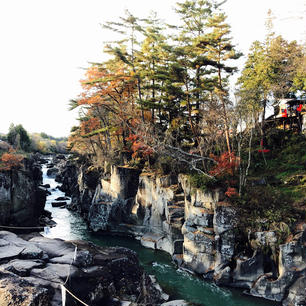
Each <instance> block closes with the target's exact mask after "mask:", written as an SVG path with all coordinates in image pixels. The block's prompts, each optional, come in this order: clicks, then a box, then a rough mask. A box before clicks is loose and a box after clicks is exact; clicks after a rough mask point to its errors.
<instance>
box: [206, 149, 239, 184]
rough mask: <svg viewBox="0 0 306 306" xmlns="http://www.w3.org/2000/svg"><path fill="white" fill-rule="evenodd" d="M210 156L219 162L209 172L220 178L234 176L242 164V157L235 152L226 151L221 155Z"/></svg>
mask: <svg viewBox="0 0 306 306" xmlns="http://www.w3.org/2000/svg"><path fill="white" fill-rule="evenodd" d="M210 157H211V158H213V159H214V160H215V161H216V162H217V165H215V166H214V167H213V169H212V170H210V171H209V173H210V174H211V175H213V176H216V177H219V178H222V177H226V176H233V175H234V174H235V172H236V170H237V168H238V166H239V164H240V159H239V157H237V156H235V153H234V152H232V153H228V152H225V153H223V154H222V155H221V156H215V155H210Z"/></svg>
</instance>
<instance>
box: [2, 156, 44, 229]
mask: <svg viewBox="0 0 306 306" xmlns="http://www.w3.org/2000/svg"><path fill="white" fill-rule="evenodd" d="M41 183H42V172H41V167H40V165H39V163H38V162H37V161H36V160H35V159H34V158H30V159H27V158H25V159H24V160H23V162H22V166H21V168H20V169H13V170H8V171H0V225H14V226H35V225H37V224H38V219H39V217H40V216H41V215H42V214H43V212H44V206H45V201H46V189H45V188H43V187H42V186H40V184H41Z"/></svg>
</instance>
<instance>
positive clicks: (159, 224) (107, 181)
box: [62, 163, 306, 306]
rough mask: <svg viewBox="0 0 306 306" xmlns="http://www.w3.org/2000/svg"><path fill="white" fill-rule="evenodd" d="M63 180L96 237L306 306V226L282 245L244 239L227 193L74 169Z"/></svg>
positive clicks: (178, 179) (181, 180)
mask: <svg viewBox="0 0 306 306" xmlns="http://www.w3.org/2000/svg"><path fill="white" fill-rule="evenodd" d="M62 175H63V177H62V180H63V182H64V189H65V190H66V191H68V193H70V194H71V195H72V198H73V199H74V200H73V201H72V204H71V205H72V208H74V209H77V210H79V212H80V213H81V214H82V215H83V216H84V217H85V218H86V219H87V222H88V224H89V227H90V228H91V229H92V230H93V231H107V232H113V233H122V234H129V235H132V236H134V237H135V238H137V239H140V241H141V243H142V245H143V246H146V247H150V248H154V249H160V250H164V251H166V252H168V253H170V254H171V255H172V256H173V259H174V260H175V261H176V262H177V264H178V265H180V266H181V267H183V268H186V269H189V270H192V271H194V272H196V273H197V274H200V275H202V276H203V277H205V278H207V279H212V280H214V281H215V282H216V284H218V285H227V286H233V287H238V288H244V289H245V290H246V292H248V293H249V294H251V295H253V296H258V297H263V298H266V299H270V300H274V301H280V302H282V303H283V305H286V306H289V305H290V306H298V305H299V306H301V305H306V304H305V299H306V296H305V290H304V289H302V288H304V287H303V285H304V284H305V277H306V272H305V271H306V270H305V269H306V224H302V225H300V227H299V228H298V229H297V230H296V232H295V234H294V236H293V237H292V240H291V241H290V242H287V243H284V244H281V245H279V243H278V242H277V237H276V233H275V232H273V231H268V232H255V233H252V234H248V233H241V232H240V231H241V228H239V226H238V224H239V219H238V217H237V211H236V208H235V207H234V206H232V205H231V204H230V203H229V202H227V201H226V199H225V196H224V194H223V192H222V191H221V190H219V189H215V190H211V191H209V192H208V191H207V192H204V191H203V190H200V189H197V188H194V187H192V186H191V184H190V182H189V180H188V177H187V176H186V175H179V176H171V175H168V176H158V175H155V174H146V173H140V171H138V170H135V169H131V168H126V167H116V166H112V167H111V170H110V171H108V172H106V171H105V172H104V173H103V178H102V179H98V176H97V173H92V172H91V171H90V169H88V168H86V167H84V166H81V167H77V166H76V165H75V164H72V163H70V164H68V167H67V168H66V169H64V171H63V172H62ZM242 234H243V235H242ZM242 236H244V237H245V236H247V238H246V241H245V240H241V237H242ZM244 239H245V238H244ZM277 253H279V255H278V256H277V257H276V258H272V257H271V254H274V255H275V254H277ZM303 303H304V304H303Z"/></svg>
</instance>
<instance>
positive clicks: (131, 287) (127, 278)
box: [0, 231, 183, 306]
mask: <svg viewBox="0 0 306 306" xmlns="http://www.w3.org/2000/svg"><path fill="white" fill-rule="evenodd" d="M23 238H24V239H23ZM23 238H21V236H20V237H18V236H17V235H16V234H14V233H11V232H7V231H0V305H1V306H12V305H14V306H59V305H62V295H61V284H64V285H65V288H67V289H68V290H69V291H71V292H72V293H73V294H74V295H75V296H77V297H78V298H79V299H80V300H82V301H83V302H85V303H86V304H88V305H91V306H98V305H123V304H126V305H139V304H147V305H152V304H154V305H162V304H163V303H165V302H166V299H167V298H168V297H167V295H165V294H164V293H163V292H162V291H161V290H160V287H159V286H157V285H156V283H154V280H153V279H152V278H150V277H149V276H148V275H147V274H146V273H145V272H144V271H143V268H142V267H141V266H140V265H139V262H138V258H137V254H136V253H135V252H133V251H131V250H129V249H126V248H121V247H116V248H102V247H98V246H95V245H93V244H91V243H89V242H85V241H63V240H61V239H49V238H45V237H42V236H34V237H33V235H32V236H28V237H26V236H24V237H23ZM75 247H77V251H76V253H75ZM66 296H67V301H66V305H67V306H70V305H71V306H72V305H79V304H77V303H76V300H75V299H74V298H72V297H71V296H70V294H68V293H67V295H66ZM165 296H166V298H165ZM166 305H168V304H166ZM169 305H170V304H169ZM180 305H183V304H180Z"/></svg>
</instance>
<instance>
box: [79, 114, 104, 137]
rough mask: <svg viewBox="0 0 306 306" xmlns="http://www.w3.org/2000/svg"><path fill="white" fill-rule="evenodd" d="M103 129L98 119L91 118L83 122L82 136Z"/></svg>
mask: <svg viewBox="0 0 306 306" xmlns="http://www.w3.org/2000/svg"><path fill="white" fill-rule="evenodd" d="M99 128H101V125H100V120H99V119H98V118H96V117H90V118H88V120H86V121H82V122H81V135H86V134H88V133H90V132H92V131H94V130H97V129H99Z"/></svg>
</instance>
